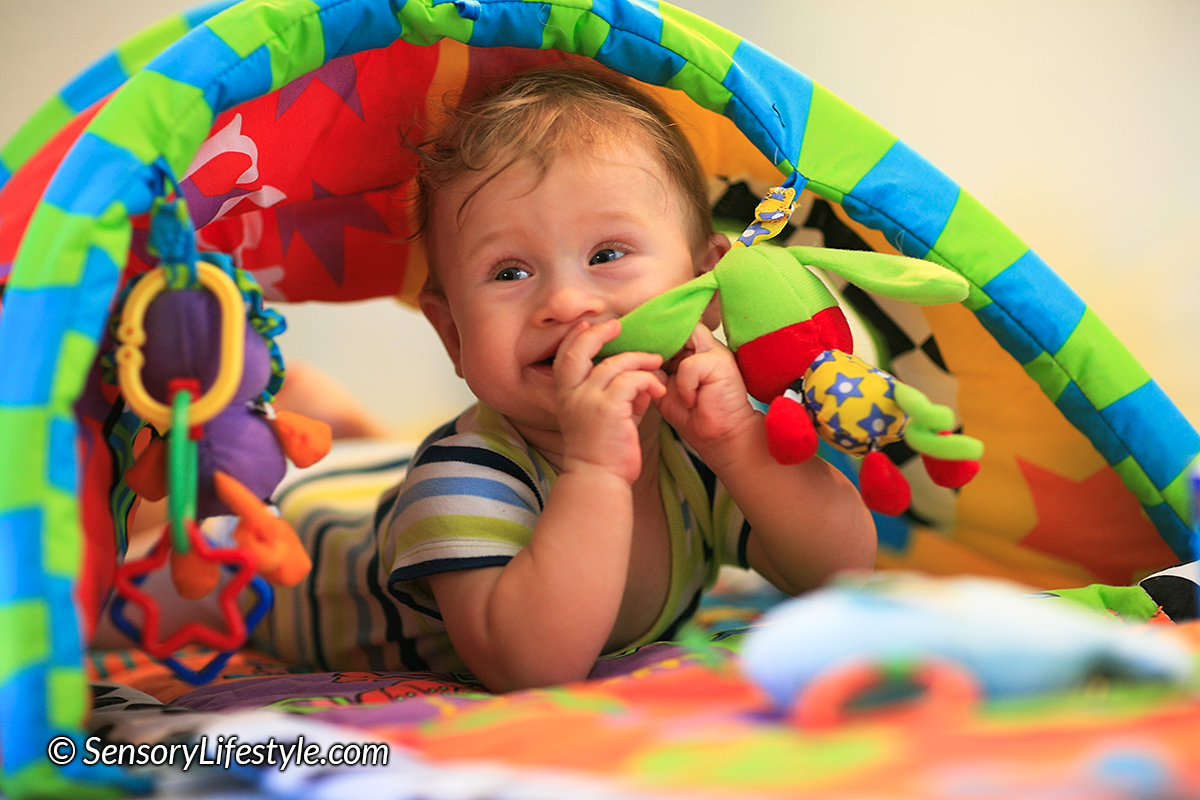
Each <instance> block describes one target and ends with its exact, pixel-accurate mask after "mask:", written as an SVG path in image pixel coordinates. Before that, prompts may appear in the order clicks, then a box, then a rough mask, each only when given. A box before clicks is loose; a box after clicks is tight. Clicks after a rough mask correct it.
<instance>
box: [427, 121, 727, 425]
mask: <svg viewBox="0 0 1200 800" xmlns="http://www.w3.org/2000/svg"><path fill="white" fill-rule="evenodd" d="M490 174H491V172H485V173H484V175H490ZM482 180H483V178H482V177H481V176H474V175H472V176H464V177H462V178H459V179H458V180H456V181H454V182H451V183H450V184H449V185H448V186H447V187H445V188H444V189H443V190H442V191H440V192H438V193H437V195H436V196H435V198H434V200H433V203H432V207H431V215H430V229H429V233H430V235H429V239H428V242H429V257H430V260H431V262H432V263H433V264H434V265H436V266H435V268H436V269H437V275H438V278H439V280H440V282H441V285H442V287H443V289H444V292H445V299H446V304H447V305H448V307H449V315H450V317H451V318H452V325H449V326H448V325H445V324H443V325H439V324H438V323H437V321H436V320H435V325H436V326H437V327H438V328H439V333H440V334H441V336H442V339H443V341H444V342H445V343H446V345H447V349H448V351H449V352H450V355H451V358H453V359H454V361H455V366H456V367H457V369H458V372H459V374H460V375H462V377H463V378H464V379H465V380H466V382H467V385H468V386H469V387H470V388H471V390H472V391H473V392H474V393H475V395H476V396H477V397H478V398H479V399H480V400H482V401H483V402H484V403H486V404H487V405H489V406H491V407H492V408H495V409H496V410H497V411H500V412H501V413H503V414H504V415H505V416H507V417H509V418H510V419H512V420H513V421H514V422H516V423H517V424H518V425H519V426H521V425H524V426H530V427H533V428H536V429H539V430H557V422H556V415H555V410H556V403H555V397H556V391H555V383H554V375H553V369H552V366H551V364H552V361H553V358H554V355H555V353H556V352H557V350H558V346H559V343H560V342H562V340H563V337H564V336H566V334H567V331H568V330H570V329H571V327H572V326H573V325H575V324H576V323H577V322H578V321H579V320H588V321H590V322H593V323H597V322H603V321H604V320H607V319H611V318H613V317H619V316H621V315H622V314H625V313H626V312H628V311H630V310H632V309H633V308H635V307H636V306H638V305H640V304H641V303H643V302H645V301H646V300H648V299H650V298H652V297H655V296H657V295H659V294H661V293H662V292H664V291H666V290H667V289H670V288H672V287H674V286H678V285H679V284H681V283H684V282H685V281H688V280H690V279H691V278H692V277H694V276H695V275H697V274H698V273H699V272H700V271H702V270H703V269H704V268H707V267H710V266H711V264H712V263H715V260H716V257H719V253H716V254H715V257H714V249H715V245H712V244H711V243H709V244H706V246H704V247H701V248H696V247H695V246H694V244H695V243H694V241H693V236H692V235H691V233H690V228H689V226H688V225H687V224H686V222H685V214H684V204H683V200H682V198H681V197H680V194H679V191H678V189H677V188H676V187H675V184H674V183H673V182H672V181H671V180H670V179H669V178H668V176H667V175H666V174H665V172H664V170H663V168H662V167H661V166H659V163H658V160H657V158H656V157H655V156H654V155H653V154H652V153H651V152H650V151H649V150H648V149H647V148H645V147H643V146H640V145H636V144H635V145H629V144H616V143H613V144H608V145H602V146H598V147H595V148H591V149H589V150H588V152H581V151H580V150H579V149H568V150H565V151H564V152H561V153H559V154H558V155H557V156H556V158H555V159H554V161H553V162H552V163H551V165H550V167H549V169H548V170H547V171H546V172H545V174H544V175H542V174H541V173H540V171H539V170H538V168H537V166H536V165H535V164H534V163H532V162H531V161H530V160H527V159H523V160H519V161H517V162H516V163H514V164H512V165H511V166H509V167H508V168H507V169H505V170H504V171H502V172H500V173H499V174H498V175H496V176H495V177H493V178H492V179H491V180H490V181H488V182H487V183H485V184H483V185H482V187H481V188H479V191H478V192H477V193H476V194H475V195H474V196H473V197H471V198H470V199H469V200H467V199H466V198H467V197H468V195H469V194H470V192H471V190H473V189H475V188H476V187H477V186H479V184H480V182H481V181H482ZM464 201H466V205H465V206H464V205H463V203H464ZM460 209H461V212H460ZM710 262H711V263H710Z"/></svg>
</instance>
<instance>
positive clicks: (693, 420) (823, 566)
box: [658, 326, 876, 594]
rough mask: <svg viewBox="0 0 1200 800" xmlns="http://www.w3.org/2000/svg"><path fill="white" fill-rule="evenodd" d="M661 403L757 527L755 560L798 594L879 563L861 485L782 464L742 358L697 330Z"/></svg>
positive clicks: (821, 466)
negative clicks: (771, 448)
mask: <svg viewBox="0 0 1200 800" xmlns="http://www.w3.org/2000/svg"><path fill="white" fill-rule="evenodd" d="M689 350H690V354H689V355H688V356H687V357H686V358H684V359H683V360H682V361H680V363H679V367H678V369H677V370H676V372H675V374H673V375H672V376H671V378H670V381H669V383H668V393H667V395H666V396H665V397H664V398H663V399H662V400H660V401H658V406H659V410H660V411H661V412H662V414H663V417H664V418H665V419H666V420H667V421H668V422H669V423H671V425H672V426H674V427H675V429H676V430H677V431H679V433H680V435H681V436H683V438H684V440H685V441H687V442H688V443H689V444H690V445H691V446H692V447H693V448H695V449H696V452H697V453H698V454H699V455H700V457H701V458H702V459H703V460H704V463H705V464H707V465H708V466H709V468H711V469H712V470H713V472H714V473H716V475H717V477H718V478H720V480H721V482H722V483H723V484H724V485H725V488H726V489H727V490H728V491H729V493H730V495H731V496H732V497H733V499H734V502H736V503H737V505H738V508H739V509H741V511H742V513H743V514H745V516H746V520H747V521H748V522H749V523H750V527H751V532H750V540H749V542H748V543H747V553H746V554H747V558H748V559H749V561H750V565H751V566H752V567H754V568H755V570H757V571H758V572H760V573H762V575H763V576H764V577H766V578H767V579H768V580H770V581H771V582H772V583H774V584H775V585H776V586H778V587H779V588H780V589H782V590H783V591H785V592H788V593H789V594H797V593H799V592H802V591H806V590H808V589H812V588H815V587H817V586H819V585H821V584H822V583H824V582H825V580H826V579H828V578H829V577H830V576H831V575H833V574H834V573H835V572H838V571H840V570H845V569H859V570H868V569H870V568H871V567H872V566H873V565H874V562H875V545H876V538H875V525H874V522H873V521H872V519H871V515H870V512H868V511H867V508H866V506H864V505H863V502H862V498H861V497H860V495H859V494H858V490H857V489H855V488H854V486H853V484H851V483H850V481H849V480H848V479H847V478H846V477H845V476H844V475H842V474H841V473H840V472H838V471H837V470H836V469H834V468H833V467H831V466H829V465H828V464H827V463H825V462H824V461H822V460H821V459H819V458H811V459H809V460H808V461H806V462H804V463H803V464H798V465H787V466H785V465H782V464H779V463H778V462H777V461H775V459H774V458H772V457H771V455H770V453H769V452H768V450H767V436H766V428H765V426H764V422H763V420H764V416H763V414H762V413H760V412H758V411H756V410H755V409H754V408H753V407H752V406H751V405H750V404H749V402H748V401H747V399H746V388H745V384H744V382H743V381H742V378H741V374H740V373H739V372H738V369H737V363H736V361H734V358H733V354H732V353H731V352H730V351H729V350H728V348H726V347H725V346H724V345H722V344H720V343H719V342H717V341H716V339H715V338H713V336H712V333H711V332H710V331H708V329H706V328H704V327H703V326H697V329H696V331H695V332H694V333H693V335H692V338H691V340H690V341H689Z"/></svg>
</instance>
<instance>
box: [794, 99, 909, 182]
mask: <svg viewBox="0 0 1200 800" xmlns="http://www.w3.org/2000/svg"><path fill="white" fill-rule="evenodd" d="M896 141H897V139H896V136H895V135H893V134H891V133H888V132H887V131H886V130H884V129H883V128H882V127H881V126H880V125H878V124H877V123H876V122H874V121H873V120H872V119H870V118H869V117H867V116H866V115H865V114H863V113H862V112H861V111H858V110H857V109H855V108H854V107H852V106H850V105H848V104H847V103H846V102H844V101H843V100H841V99H840V98H838V97H837V96H836V95H834V94H833V93H832V92H830V91H829V90H828V89H826V88H825V87H823V86H821V85H820V84H817V83H814V84H813V94H812V105H811V106H810V107H809V112H808V126H807V128H806V129H805V132H804V142H803V144H801V146H800V158H799V159H797V163H796V168H797V169H798V170H799V171H800V174H802V175H804V176H806V177H807V178H808V179H809V183H808V186H809V187H810V188H811V189H812V190H813V191H814V192H816V193H817V194H819V195H821V196H822V197H824V198H826V199H828V200H833V201H834V202H837V203H840V202H841V201H842V197H843V196H844V195H845V194H846V192H848V191H850V190H851V189H853V188H854V186H855V185H857V184H858V182H859V181H860V180H862V177H863V176H864V175H866V174H867V173H868V172H870V171H871V168H872V167H874V166H875V165H876V164H877V163H879V159H881V158H883V156H884V154H885V153H887V152H888V150H890V149H891V147H892V145H894V144H895V143H896ZM847 142H854V146H853V147H847V146H846V143H847Z"/></svg>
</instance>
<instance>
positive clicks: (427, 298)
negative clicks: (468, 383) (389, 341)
mask: <svg viewBox="0 0 1200 800" xmlns="http://www.w3.org/2000/svg"><path fill="white" fill-rule="evenodd" d="M417 303H418V304H419V305H420V306H421V312H422V313H423V314H425V319H427V320H429V323H430V324H431V325H433V329H434V330H435V331H437V334H438V337H439V338H440V339H441V340H442V346H443V347H445V348H446V353H447V354H448V355H449V356H450V360H451V361H452V362H454V373H455V374H456V375H458V377H460V378H461V377H462V376H463V373H462V342H461V341H460V340H459V337H458V326H457V325H455V324H454V315H453V314H451V313H450V304H449V303H448V302H446V297H445V295H442V294H439V293H437V292H431V291H429V290H428V289H425V290H423V291H422V292H421V293H420V294H419V295H417Z"/></svg>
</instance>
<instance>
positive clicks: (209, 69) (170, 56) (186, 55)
mask: <svg viewBox="0 0 1200 800" xmlns="http://www.w3.org/2000/svg"><path fill="white" fill-rule="evenodd" d="M238 61H241V56H239V55H238V53H237V51H236V50H234V49H233V48H232V47H230V46H229V45H228V44H226V43H225V40H224V39H222V38H221V37H220V36H218V35H217V34H216V33H214V32H213V30H212V29H211V28H206V27H201V28H196V29H194V30H193V31H192V32H191V33H189V34H188V36H187V47H169V48H167V49H166V50H164V51H163V52H162V53H161V54H159V55H158V57H156V58H155V59H153V60H152V61H151V62H150V63H149V64H147V65H146V69H147V70H150V71H152V72H158V73H160V74H162V75H166V76H167V77H168V78H171V79H172V80H176V81H179V82H180V83H186V84H188V85H189V86H195V87H197V88H203V87H204V86H205V85H206V84H208V83H209V82H210V81H211V80H212V76H213V75H219V74H221V73H222V72H224V71H225V70H227V69H229V68H230V67H231V66H233V65H234V64H236V63H237V62H238Z"/></svg>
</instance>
